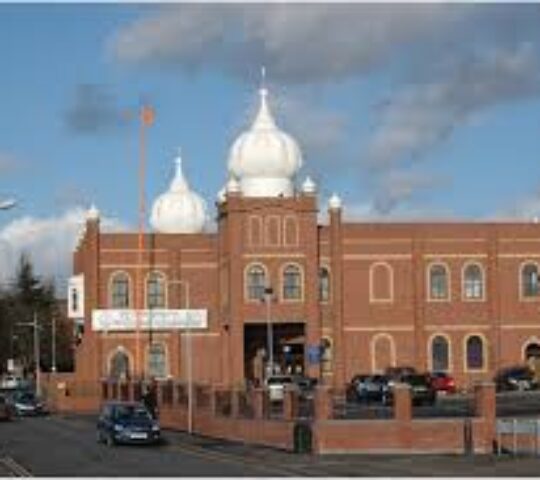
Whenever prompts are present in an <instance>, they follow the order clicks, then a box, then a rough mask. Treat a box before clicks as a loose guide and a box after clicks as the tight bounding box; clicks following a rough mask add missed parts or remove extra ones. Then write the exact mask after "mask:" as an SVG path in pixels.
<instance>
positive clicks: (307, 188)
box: [302, 177, 317, 195]
mask: <svg viewBox="0 0 540 480" xmlns="http://www.w3.org/2000/svg"><path fill="white" fill-rule="evenodd" d="M316 191H317V185H315V182H314V181H313V180H311V177H306V179H305V180H304V183H303V184H302V192H304V193H307V194H308V195H313V194H314V193H315V192H316Z"/></svg>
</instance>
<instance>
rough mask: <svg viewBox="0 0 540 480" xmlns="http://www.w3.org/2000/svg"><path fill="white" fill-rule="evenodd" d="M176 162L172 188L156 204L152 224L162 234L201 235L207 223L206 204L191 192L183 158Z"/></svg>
mask: <svg viewBox="0 0 540 480" xmlns="http://www.w3.org/2000/svg"><path fill="white" fill-rule="evenodd" d="M175 162H176V173H175V176H174V178H173V181H172V182H171V186H170V187H169V190H168V191H167V192H165V193H163V194H161V195H160V196H159V197H158V198H157V199H156V201H155V202H154V205H153V206H152V214H151V216H150V223H151V225H152V227H153V228H154V229H155V230H156V231H158V232H160V233H200V232H202V231H203V229H204V225H205V223H206V205H205V202H204V200H203V199H202V198H201V197H200V196H199V195H197V194H196V193H195V192H193V191H191V190H190V188H189V185H188V183H187V181H186V179H185V177H184V173H183V172H182V158H181V157H180V156H178V157H177V158H176V160H175Z"/></svg>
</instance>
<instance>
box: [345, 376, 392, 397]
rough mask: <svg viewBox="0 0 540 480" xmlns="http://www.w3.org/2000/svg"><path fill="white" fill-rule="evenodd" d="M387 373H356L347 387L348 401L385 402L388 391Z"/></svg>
mask: <svg viewBox="0 0 540 480" xmlns="http://www.w3.org/2000/svg"><path fill="white" fill-rule="evenodd" d="M388 381H389V378H388V377H387V376H386V375H356V376H354V377H353V378H352V380H351V382H350V383H349V386H348V388H347V392H346V396H347V400H348V401H357V402H371V401H375V402H380V401H382V402H383V403H384V401H385V399H386V396H387V392H388Z"/></svg>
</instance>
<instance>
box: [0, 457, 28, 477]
mask: <svg viewBox="0 0 540 480" xmlns="http://www.w3.org/2000/svg"><path fill="white" fill-rule="evenodd" d="M0 464H2V465H3V466H4V467H5V468H6V469H7V470H8V472H9V473H10V474H12V475H13V476H15V477H32V476H33V475H32V474H31V473H30V472H29V471H28V470H26V469H25V468H24V467H23V466H22V465H19V464H18V463H17V462H16V461H15V460H13V458H11V457H2V458H0Z"/></svg>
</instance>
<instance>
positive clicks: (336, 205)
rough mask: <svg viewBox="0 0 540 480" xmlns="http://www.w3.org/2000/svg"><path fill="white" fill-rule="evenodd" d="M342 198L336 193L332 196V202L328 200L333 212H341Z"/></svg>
mask: <svg viewBox="0 0 540 480" xmlns="http://www.w3.org/2000/svg"><path fill="white" fill-rule="evenodd" d="M341 205H342V204H341V198H339V197H338V196H337V195H336V194H335V193H334V194H332V196H331V197H330V200H328V207H329V208H330V209H331V210H339V209H340V208H341Z"/></svg>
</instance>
